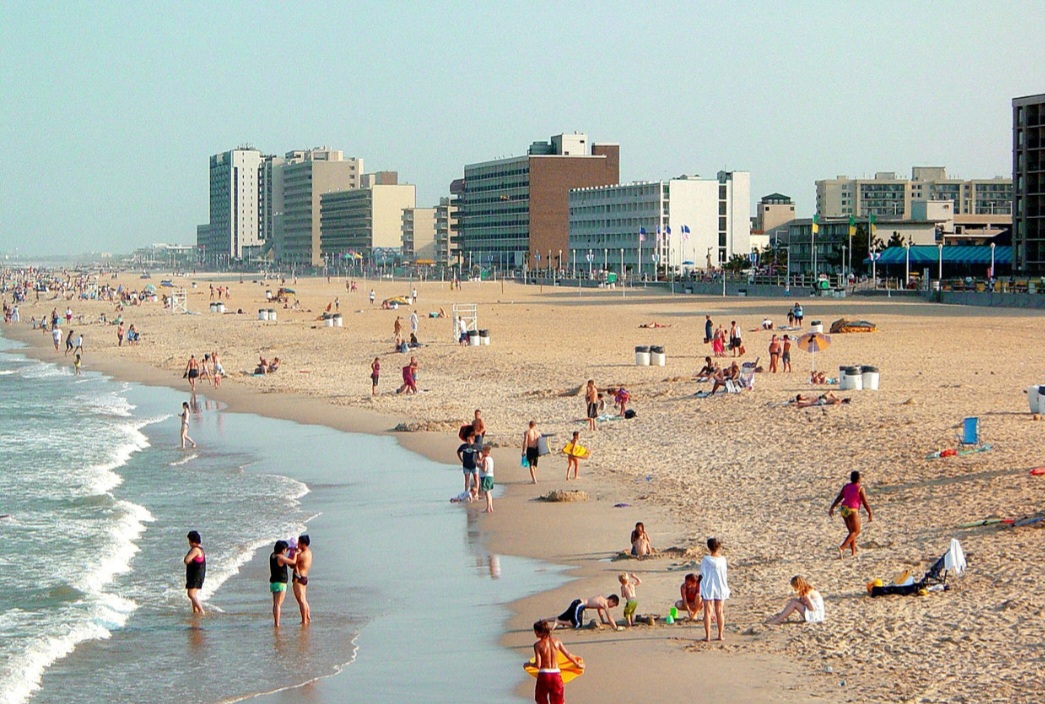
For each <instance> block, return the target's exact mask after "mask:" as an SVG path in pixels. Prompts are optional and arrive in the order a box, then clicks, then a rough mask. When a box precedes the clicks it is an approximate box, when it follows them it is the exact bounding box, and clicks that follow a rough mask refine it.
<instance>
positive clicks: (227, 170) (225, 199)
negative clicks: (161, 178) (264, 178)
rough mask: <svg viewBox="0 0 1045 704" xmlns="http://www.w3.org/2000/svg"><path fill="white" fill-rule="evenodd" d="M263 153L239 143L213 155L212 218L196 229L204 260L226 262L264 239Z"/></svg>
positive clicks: (218, 262) (211, 163)
mask: <svg viewBox="0 0 1045 704" xmlns="http://www.w3.org/2000/svg"><path fill="white" fill-rule="evenodd" d="M261 164H262V155H261V152H259V151H258V150H257V149H254V148H253V147H240V148H238V149H232V150H230V151H227V152H222V153H220V154H214V155H213V156H211V158H210V222H209V223H208V224H206V225H200V226H199V227H198V228H197V229H196V233H197V245H198V246H199V248H200V250H201V253H200V254H201V256H203V257H204V261H205V262H213V263H215V264H220V263H222V262H224V263H225V264H226V265H227V264H228V262H229V259H230V258H231V259H239V258H240V257H242V256H243V249H244V248H245V247H248V248H249V247H255V246H257V245H258V243H259V242H260V241H261V240H260V238H261V221H260V218H259V213H260V209H259V204H258V170H259V168H260V167H261Z"/></svg>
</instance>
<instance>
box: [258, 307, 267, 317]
mask: <svg viewBox="0 0 1045 704" xmlns="http://www.w3.org/2000/svg"><path fill="white" fill-rule="evenodd" d="M268 319H269V312H268V311H267V310H265V309H264V308H258V320H268Z"/></svg>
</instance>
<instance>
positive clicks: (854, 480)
mask: <svg viewBox="0 0 1045 704" xmlns="http://www.w3.org/2000/svg"><path fill="white" fill-rule="evenodd" d="M838 504H842V520H843V521H845V527H846V530H848V531H849V534H848V535H847V536H845V540H843V541H842V544H841V545H839V546H838V558H839V559H841V558H842V554H843V553H844V552H845V549H846V546H848V547H849V551H850V552H851V553H852V554H853V555H854V556H855V555H856V537H857V536H858V535H860V507H861V506H863V507H864V510H865V511H867V522H868V523H870V522H871V521H873V520H874V515H873V514H872V513H871V504H869V503H867V494H865V493H864V488H863V487H862V486H860V473H859V472H857V471H855V470H854V471H852V472H850V473H849V483H848V484H846V485H845V486H843V487H842V490H841V491H840V492H838V496H837V497H835V500H834V503H832V504H831V508H829V509H828V510H827V515H828V516H834V515H835V507H836V506H838Z"/></svg>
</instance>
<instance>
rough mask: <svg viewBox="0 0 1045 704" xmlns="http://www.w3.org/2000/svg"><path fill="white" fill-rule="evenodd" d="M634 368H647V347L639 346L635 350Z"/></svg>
mask: <svg viewBox="0 0 1045 704" xmlns="http://www.w3.org/2000/svg"><path fill="white" fill-rule="evenodd" d="M635 366H637V367H648V366H649V347H646V346H642V345H640V346H638V347H636V348H635Z"/></svg>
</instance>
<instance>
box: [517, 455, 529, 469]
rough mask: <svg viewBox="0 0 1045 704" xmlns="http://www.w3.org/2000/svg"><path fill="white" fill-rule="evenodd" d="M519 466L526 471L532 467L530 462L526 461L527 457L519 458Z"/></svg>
mask: <svg viewBox="0 0 1045 704" xmlns="http://www.w3.org/2000/svg"><path fill="white" fill-rule="evenodd" d="M519 466H520V467H522V468H523V469H526V468H527V467H529V466H530V460H528V459H526V455H523V456H522V457H520V458H519Z"/></svg>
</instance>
